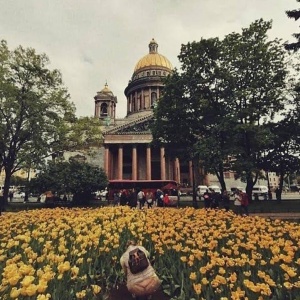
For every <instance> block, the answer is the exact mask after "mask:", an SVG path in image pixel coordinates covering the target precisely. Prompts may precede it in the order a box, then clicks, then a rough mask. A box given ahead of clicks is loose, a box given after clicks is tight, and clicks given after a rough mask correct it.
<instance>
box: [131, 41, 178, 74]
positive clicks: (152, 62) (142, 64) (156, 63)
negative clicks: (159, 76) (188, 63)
mask: <svg viewBox="0 0 300 300" xmlns="http://www.w3.org/2000/svg"><path fill="white" fill-rule="evenodd" d="M157 47H158V44H157V43H156V41H155V40H154V39H152V40H151V41H150V43H149V54H147V55H145V56H144V57H143V58H141V59H140V60H139V61H138V63H137V64H136V66H135V68H134V73H136V72H137V71H139V70H141V69H143V68H147V67H164V68H167V69H169V70H170V71H171V70H172V69H173V67H172V64H171V63H170V61H169V60H168V59H167V58H166V57H165V56H163V55H161V54H159V53H157Z"/></svg>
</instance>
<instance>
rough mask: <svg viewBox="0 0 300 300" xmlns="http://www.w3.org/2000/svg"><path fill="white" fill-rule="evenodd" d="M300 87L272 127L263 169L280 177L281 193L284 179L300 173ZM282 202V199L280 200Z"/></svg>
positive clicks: (294, 91)
mask: <svg viewBox="0 0 300 300" xmlns="http://www.w3.org/2000/svg"><path fill="white" fill-rule="evenodd" d="M299 98H300V85H299V84H296V85H295V87H294V88H293V90H292V94H291V95H290V97H289V99H288V104H289V108H288V109H287V110H286V111H285V112H284V115H283V118H282V119H281V120H280V121H278V122H277V123H276V124H271V125H270V133H271V134H272V139H271V143H270V145H268V150H267V152H266V154H265V155H264V156H263V157H262V165H261V167H262V168H263V169H264V170H266V171H271V172H276V173H277V174H278V175H279V178H280V182H279V191H280V194H281V192H282V188H283V182H284V178H285V177H287V176H291V175H292V174H295V173H297V172H299V171H300V101H299V100H300V99H299ZM279 200H280V199H279Z"/></svg>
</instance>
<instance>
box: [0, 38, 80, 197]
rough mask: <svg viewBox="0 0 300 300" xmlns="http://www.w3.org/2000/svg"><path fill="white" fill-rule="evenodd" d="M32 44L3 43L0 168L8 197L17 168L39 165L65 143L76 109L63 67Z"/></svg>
mask: <svg viewBox="0 0 300 300" xmlns="http://www.w3.org/2000/svg"><path fill="white" fill-rule="evenodd" d="M48 64H49V59H48V57H47V56H46V55H45V54H37V53H36V51H35V50H34V49H32V48H26V49H25V48H23V47H22V46H19V47H18V48H16V49H15V50H9V49H8V46H7V43H6V42H5V41H1V44H0V168H1V169H2V168H4V170H5V176H6V177H5V188H4V197H7V193H8V187H9V183H10V178H11V176H12V174H14V173H15V172H16V171H17V170H20V169H25V170H26V169H29V168H31V167H35V168H36V167H37V166H38V165H39V164H41V163H42V162H43V159H44V158H45V157H47V156H49V154H50V153H52V152H54V151H57V149H59V148H60V145H61V143H60V141H61V140H63V139H64V138H63V137H64V135H65V133H66V128H67V126H68V125H67V124H68V122H69V121H70V120H72V119H74V112H75V108H74V105H73V104H72V103H71V102H69V100H68V99H69V94H68V93H67V90H66V88H65V87H64V86H63V82H62V78H61V74H60V72H59V71H58V70H49V69H48V68H47V66H48Z"/></svg>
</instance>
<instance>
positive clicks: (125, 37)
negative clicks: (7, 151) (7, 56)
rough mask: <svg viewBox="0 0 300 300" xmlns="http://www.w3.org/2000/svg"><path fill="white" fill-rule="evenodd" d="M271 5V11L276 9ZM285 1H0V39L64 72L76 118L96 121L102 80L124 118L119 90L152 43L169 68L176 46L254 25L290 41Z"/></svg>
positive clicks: (292, 25) (292, 4)
mask: <svg viewBox="0 0 300 300" xmlns="http://www.w3.org/2000/svg"><path fill="white" fill-rule="evenodd" d="M274 3H276V5H275V4H274ZM295 8H297V2H296V1H286V0H276V1H274V0H264V1H261V0H252V1H249V0H227V1H224V0H210V1H207V0H185V1H179V0H64V1H61V0H51V1H39V0H26V1H24V0H14V1H1V10H0V33H1V39H5V40H7V42H8V45H9V46H10V48H14V47H16V46H18V45H22V46H24V47H33V48H35V49H36V50H37V52H43V53H46V54H47V55H48V56H49V58H50V61H51V67H52V68H57V69H59V70H60V71H61V72H62V75H63V79H64V82H65V85H66V87H67V88H68V89H69V92H70V94H71V98H72V101H73V102H74V103H75V105H76V107H77V115H79V116H85V115H88V116H90V115H93V113H94V96H95V95H96V93H97V91H100V90H101V89H102V88H103V87H104V84H105V82H106V80H107V82H108V85H109V87H110V89H111V90H112V91H113V93H114V95H115V96H117V97H118V105H117V116H119V117H124V116H125V114H126V105H127V104H126V97H125V95H124V90H125V88H126V86H127V84H128V81H129V80H130V78H131V76H132V73H133V70H134V67H135V64H136V63H137V62H138V60H139V59H140V58H142V57H143V56H144V55H146V54H147V53H148V43H149V41H150V40H151V39H152V38H155V40H156V41H157V42H158V44H159V48H158V51H159V52H160V53H161V54H163V55H165V56H166V57H167V58H168V59H169V60H170V61H171V63H172V64H173V66H174V67H180V64H179V61H178V58H177V56H178V55H179V53H180V48H181V44H185V43H187V42H191V41H198V40H200V39H201V37H204V38H209V37H220V38H222V37H223V36H224V35H226V34H229V33H231V32H233V31H238V32H240V31H241V28H243V27H247V26H249V25H250V23H251V22H253V21H254V20H256V19H259V18H264V19H265V20H270V19H273V29H272V31H271V32H270V37H271V38H274V37H279V38H282V39H283V40H293V38H292V33H294V32H298V29H299V28H298V24H297V22H295V21H293V20H291V19H288V18H287V16H286V15H285V11H286V10H288V9H295Z"/></svg>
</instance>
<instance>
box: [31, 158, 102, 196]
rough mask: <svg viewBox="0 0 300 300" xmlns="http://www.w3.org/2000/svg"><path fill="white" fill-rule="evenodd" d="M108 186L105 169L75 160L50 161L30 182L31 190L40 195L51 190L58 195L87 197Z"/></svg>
mask: <svg viewBox="0 0 300 300" xmlns="http://www.w3.org/2000/svg"><path fill="white" fill-rule="evenodd" d="M107 184H108V180H107V176H106V174H105V172H104V170H103V169H101V168H98V167H94V166H91V165H89V164H87V163H81V162H77V161H75V160H70V161H69V162H66V161H58V162H53V161H50V162H49V164H48V165H47V166H46V167H45V168H43V169H42V170H41V172H40V173H39V174H38V175H37V177H36V178H33V179H32V180H31V182H30V185H31V188H32V189H33V190H35V191H39V192H40V193H43V192H45V191H48V190H51V191H53V192H57V193H58V194H64V193H67V194H68V193H71V194H79V195H85V196H86V195H90V194H91V193H92V192H95V191H97V190H101V189H104V188H105V187H106V186H107Z"/></svg>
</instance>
